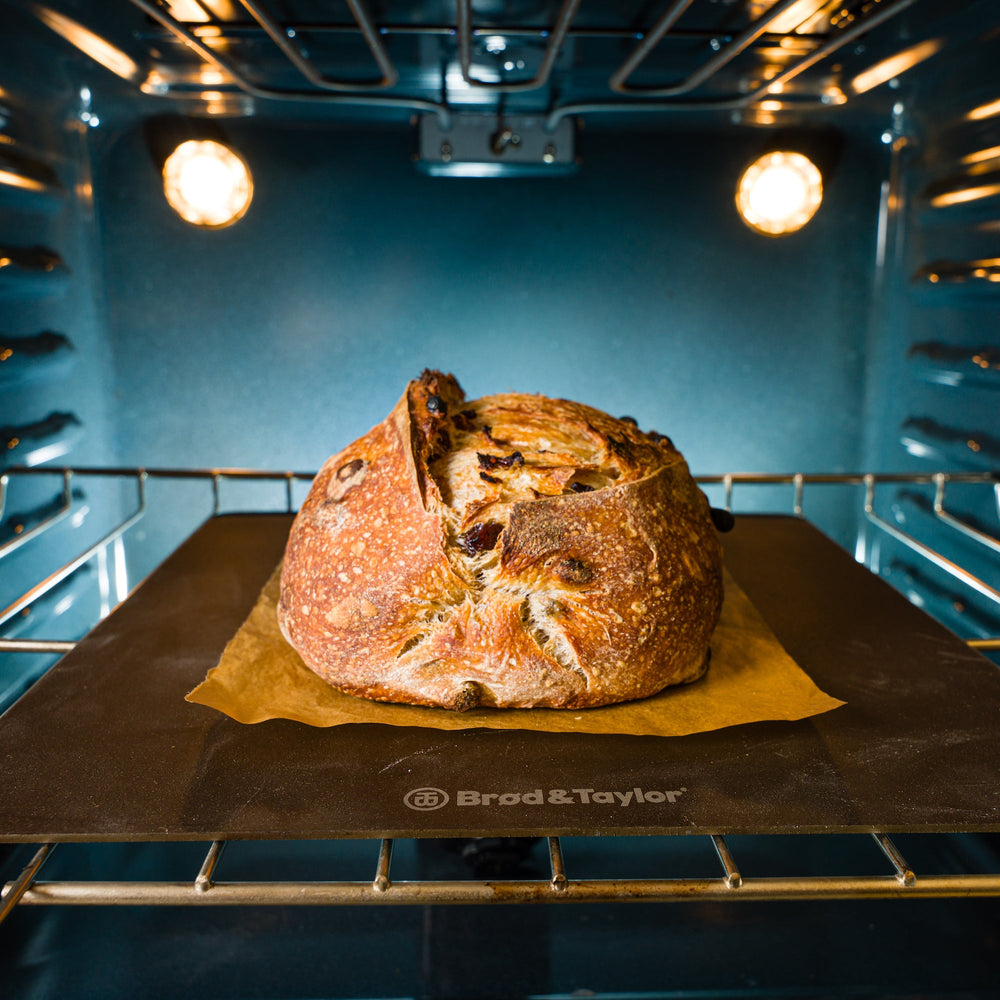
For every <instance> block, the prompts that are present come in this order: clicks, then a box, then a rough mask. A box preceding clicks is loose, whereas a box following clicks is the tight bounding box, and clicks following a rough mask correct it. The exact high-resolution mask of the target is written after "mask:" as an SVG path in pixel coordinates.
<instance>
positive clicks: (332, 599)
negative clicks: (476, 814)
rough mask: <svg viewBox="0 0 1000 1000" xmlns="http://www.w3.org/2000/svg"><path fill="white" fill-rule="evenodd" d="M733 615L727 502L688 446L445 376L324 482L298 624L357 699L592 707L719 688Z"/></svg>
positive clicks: (285, 583)
mask: <svg viewBox="0 0 1000 1000" xmlns="http://www.w3.org/2000/svg"><path fill="white" fill-rule="evenodd" d="M721 605H722V555H721V547H720V545H719V541H718V538H717V536H716V533H715V529H714V526H713V523H712V520H711V516H710V512H709V506H708V501H707V500H706V498H705V496H704V494H703V493H702V492H701V491H700V490H699V489H698V487H697V485H696V484H695V482H694V480H693V479H692V478H691V475H690V473H689V472H688V468H687V464H686V463H685V461H684V459H683V457H682V456H681V454H680V453H679V452H678V451H677V449H676V448H675V447H674V446H673V444H672V443H671V442H670V440H669V439H668V438H666V437H663V436H662V435H659V434H656V433H655V432H651V433H650V434H644V433H643V432H642V431H640V430H639V429H638V427H637V426H635V423H634V421H631V420H629V419H628V418H625V419H622V420H618V419H615V418H613V417H610V416H608V415H607V414H605V413H602V412H601V411H599V410H596V409H593V408H592V407H589V406H585V405H583V404H581V403H574V402H570V401H568V400H558V399H548V398H546V397H544V396H536V395H526V394H520V393H506V394H501V395H493V396H485V397H483V398H482V399H479V400H474V401H471V402H468V401H466V400H465V398H464V394H463V392H462V390H461V388H460V387H459V385H458V383H457V382H456V381H455V379H454V378H453V377H452V376H451V375H445V374H442V373H441V372H436V371H425V372H424V373H423V374H422V376H421V377H420V378H419V379H418V380H415V381H413V382H411V383H410V384H409V385H408V386H407V389H406V392H405V393H404V394H403V397H402V398H401V399H400V401H399V402H398V403H397V405H396V406H395V408H394V409H393V410H392V412H391V413H390V414H389V416H388V417H387V418H386V419H385V420H384V421H383V422H382V423H381V424H379V425H378V426H376V427H374V428H372V430H370V431H369V432H368V433H367V434H365V435H364V436H363V437H361V438H359V439H358V440H357V441H355V442H354V443H353V444H351V445H349V446H348V447H347V448H345V449H344V450H343V451H341V452H340V453H339V454H337V455H334V456H332V457H331V458H330V459H328V460H327V461H326V462H325V463H324V465H323V467H322V468H321V469H320V471H319V473H318V474H317V476H316V478H315V480H314V481H313V484H312V487H311V488H310V491H309V494H308V496H307V497H306V500H305V502H304V503H303V505H302V507H301V509H300V511H299V513H298V515H297V516H296V519H295V521H294V523H293V525H292V529H291V533H290V535H289V539H288V545H287V547H286V551H285V561H284V566H283V568H282V576H281V599H280V601H279V604H278V623H279V625H280V628H281V631H282V633H283V634H284V636H285V638H286V639H287V640H288V641H289V643H291V645H292V646H293V647H294V648H295V649H296V650H297V651H298V652H299V654H300V655H301V657H302V659H303V661H304V662H305V663H306V665H307V666H309V667H310V668H311V669H312V670H314V671H315V672H316V673H317V674H319V675H320V676H321V677H322V678H324V680H326V681H328V682H329V683H330V684H332V685H333V686H334V687H336V688H338V689H340V690H341V691H344V692H347V693H349V694H352V695H357V696H360V697H364V698H369V699H373V700H376V701H391V702H404V703H407V704H414V705H430V706H440V707H444V708H451V709H456V710H459V711H462V710H466V709H469V708H473V707H476V706H492V707H498V708H532V707H546V708H585V707H592V706H598V705H607V704H611V703H614V702H621V701H629V700H633V699H636V698H643V697H646V696H648V695H651V694H655V693H656V692H658V691H660V690H662V689H663V688H664V687H666V686H668V685H671V684H680V683H684V682H687V681H691V680H694V679H695V678H697V677H699V676H700V675H701V674H702V673H703V672H704V670H705V669H706V667H707V663H708V643H709V639H710V637H711V634H712V631H713V629H714V627H715V625H716V622H717V621H718V617H719V612H720V609H721Z"/></svg>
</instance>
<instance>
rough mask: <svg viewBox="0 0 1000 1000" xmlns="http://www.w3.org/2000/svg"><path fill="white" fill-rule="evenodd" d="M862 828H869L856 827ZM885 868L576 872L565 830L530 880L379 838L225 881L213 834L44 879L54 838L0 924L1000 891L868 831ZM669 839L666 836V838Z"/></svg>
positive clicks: (987, 876)
mask: <svg viewBox="0 0 1000 1000" xmlns="http://www.w3.org/2000/svg"><path fill="white" fill-rule="evenodd" d="M858 836H862V837H864V836H866V835H864V834H860V835H858ZM870 837H871V839H872V840H874V842H875V844H876V845H877V846H878V849H879V851H880V852H881V854H882V855H883V858H884V861H885V862H887V871H886V873H885V874H874V875H870V874H868V875H802V876H790V877H789V876H786V877H775V876H745V875H744V874H743V873H742V871H741V869H740V867H739V866H738V865H737V863H736V859H735V858H734V855H733V852H732V850H731V849H730V845H729V844H728V843H727V841H726V839H725V837H723V836H721V835H718V834H712V835H710V836H709V839H710V841H711V844H712V848H713V849H714V852H715V855H716V857H717V859H718V861H719V863H720V865H721V869H722V872H721V874H720V875H719V876H717V877H714V878H711V877H697V878H695V877H670V878H624V879H623V878H586V879H581V878H572V877H571V876H570V875H569V874H568V873H567V868H566V865H565V863H564V861H563V851H562V844H561V840H560V838H559V837H547V838H545V840H546V848H547V853H548V863H549V869H550V874H549V877H548V878H534V879H523V878H522V879H481V878H470V879H455V880H436V879H419V880H417V879H413V880H410V879H404V880H400V881H394V880H393V879H392V878H391V876H390V866H391V861H392V852H393V843H394V841H392V840H390V839H383V840H381V841H379V842H378V854H377V860H376V864H375V873H374V877H373V878H372V879H371V881H355V880H352V881H326V880H323V881H320V880H315V881H277V880H276V881H241V880H234V881H225V880H217V879H216V878H215V874H216V870H217V867H218V865H219V863H220V859H221V858H222V855H223V851H224V849H225V847H226V844H227V841H213V842H212V843H211V845H210V846H209V848H208V850H207V853H206V854H205V857H204V860H203V862H202V864H201V867H200V869H199V870H198V872H197V874H196V876H195V877H194V878H193V879H191V880H188V881H153V880H147V881H96V880H94V881H70V880H53V881H44V880H40V879H39V874H40V873H41V871H42V869H43V867H44V865H45V863H46V862H47V861H48V860H49V858H50V857H51V856H52V854H53V852H54V851H55V849H56V846H57V845H56V844H43V845H41V846H40V847H39V848H38V849H37V851H36V852H35V854H34V856H33V857H32V859H31V861H30V862H29V863H28V864H27V865H26V866H25V867H24V869H23V870H22V872H21V874H20V876H19V877H18V878H17V879H15V880H13V881H11V882H8V883H7V884H6V885H4V886H3V891H2V894H0V922H2V921H3V920H4V919H5V918H6V917H7V916H9V915H10V913H11V912H12V911H13V909H14V907H15V906H17V905H19V904H22V905H29V906H30V905H41V906H45V905H50V906H51V905H59V906H407V905H409V906H430V905H435V906H440V905H483V904H527V903H543V904H544V903H607V902H619V903H620V902H636V903H668V902H699V901H701V902H705V901H714V902H719V901H726V902H730V901H732V902H737V901H743V902H762V901H768V902H773V901H780V900H784V901H788V900H834V899H854V900H857V899H904V898H905V899H931V898H939V899H940V898H974V897H995V896H1000V873H998V872H976V873H964V874H923V875H919V876H918V875H917V874H916V873H915V872H914V871H913V869H912V868H911V867H910V866H909V865H908V864H907V862H906V860H905V859H904V858H903V856H902V854H901V853H900V851H899V848H898V847H897V846H896V844H895V843H894V842H893V841H892V840H891V839H890V838H889V837H888V836H887V835H886V834H884V833H878V832H876V833H872V834H871V835H870ZM665 839H666V838H665Z"/></svg>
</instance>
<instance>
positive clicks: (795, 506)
mask: <svg viewBox="0 0 1000 1000" xmlns="http://www.w3.org/2000/svg"><path fill="white" fill-rule="evenodd" d="M314 475H315V473H313V472H293V471H277V470H253V469H234V468H203V469H177V468H143V467H134V468H106V467H77V468H73V467H62V468H55V467H49V466H32V467H13V468H8V469H6V470H3V471H0V523H2V522H3V520H4V516H5V511H6V508H7V502H8V496H9V494H10V492H11V488H12V486H13V484H14V483H15V482H16V481H18V480H21V479H26V478H27V477H32V478H33V477H49V478H51V477H56V478H57V479H58V481H59V484H60V500H59V503H58V506H57V507H56V508H55V509H53V510H51V511H50V512H48V513H47V514H46V515H45V516H44V517H41V518H40V519H38V520H37V522H36V523H33V524H31V525H15V526H14V527H13V528H12V529H11V530H10V531H9V532H8V534H9V535H10V537H9V538H7V540H6V541H4V542H2V543H0V561H2V560H3V559H4V558H5V557H7V556H10V555H12V554H13V553H14V552H16V551H18V550H20V549H22V548H24V547H25V546H27V545H29V544H32V543H34V544H38V543H39V542H40V541H41V540H43V539H44V537H45V535H46V534H47V533H49V532H51V531H52V530H53V529H55V528H57V526H59V525H60V524H61V523H63V522H65V521H66V520H67V519H68V517H69V515H70V514H71V512H72V511H73V509H74V505H75V504H76V503H77V500H76V498H75V496H74V487H75V485H76V484H78V483H80V482H81V481H82V480H85V479H87V478H92V479H102V480H111V481H114V482H116V483H118V484H121V485H126V486H130V487H131V488H132V489H134V491H135V493H134V501H133V502H132V507H131V509H129V510H127V511H126V512H125V514H124V516H122V517H121V519H120V520H118V521H117V522H116V523H114V524H113V525H112V526H111V527H109V528H108V529H107V530H106V531H105V532H104V533H103V534H102V535H101V536H100V537H99V538H97V539H96V540H95V541H93V542H91V543H90V544H89V545H87V546H86V547H85V548H83V549H82V550H81V551H80V552H78V553H77V554H76V555H75V556H74V557H73V558H71V559H69V560H68V561H66V562H64V563H62V564H61V565H60V566H58V567H57V568H56V569H54V570H53V571H51V572H50V573H48V574H47V575H46V576H45V577H43V578H42V579H40V580H38V581H36V582H35V583H33V584H32V585H31V586H30V587H28V589H27V590H25V591H24V592H23V593H22V594H21V595H20V596H19V597H17V598H16V599H15V600H14V601H12V602H11V603H9V604H8V605H7V606H6V607H3V608H0V653H4V652H8V653H10V652H49V653H63V652H67V651H68V650H70V649H72V648H73V645H74V642H73V641H71V640H62V639H43V638H31V639H11V638H4V637H3V629H4V626H6V625H8V623H10V622H11V621H12V619H14V618H16V617H17V616H18V615H21V614H24V613H25V612H27V611H29V610H30V608H31V606H32V605H33V604H35V603H36V602H38V601H39V600H40V599H41V598H43V597H44V596H45V595H46V594H48V593H49V592H50V591H52V590H53V589H54V588H56V587H57V586H58V585H59V584H61V583H62V582H63V581H65V580H66V579H67V578H68V577H69V576H71V575H72V574H73V573H75V572H76V571H77V570H79V569H80V568H81V567H83V566H86V565H88V564H94V565H96V568H97V574H96V576H97V586H98V588H99V591H100V594H101V614H100V617H101V618H103V617H106V615H107V614H109V613H110V611H111V610H112V609H113V607H115V606H116V605H117V603H120V602H121V601H122V600H124V599H125V597H126V596H127V595H128V592H129V590H130V586H129V573H128V568H127V560H126V555H125V537H126V534H127V533H128V532H129V530H130V529H132V528H134V527H135V525H137V524H138V523H139V522H140V521H142V520H143V518H145V517H146V516H147V515H148V514H149V513H150V510H149V504H148V501H147V486H148V484H149V483H150V482H151V481H154V480H158V481H172V482H173V483H182V482H189V483H190V482H197V483H199V484H201V486H202V487H203V488H204V489H205V491H206V492H207V496H206V497H204V498H203V499H204V500H206V501H207V503H206V506H207V511H206V509H205V507H202V508H200V509H199V508H197V507H196V508H193V513H194V515H195V516H205V515H206V513H207V514H210V515H213V516H214V515H218V514H221V513H223V512H232V511H235V510H241V509H242V510H247V509H253V510H256V511H260V510H262V509H267V510H269V511H273V512H279V511H280V512H286V513H294V511H295V510H296V509H297V502H296V501H297V494H296V487H298V488H299V491H300V492H302V491H303V490H304V488H306V487H307V486H308V484H309V483H310V482H311V481H312V479H313V477H314ZM695 479H696V481H697V482H698V483H699V485H701V486H702V487H703V488H704V489H705V491H706V493H708V494H709V496H710V499H712V500H713V503H716V504H717V505H718V506H722V507H724V508H725V509H726V510H729V511H738V510H739V509H740V507H739V506H738V505H737V504H736V501H735V493H736V491H737V489H738V490H739V492H740V499H741V501H742V500H744V498H745V495H746V494H747V492H748V491H752V490H757V491H762V490H763V489H765V488H768V489H769V492H768V495H767V500H766V502H765V506H764V508H763V509H766V510H768V511H769V512H772V513H776V512H785V513H787V512H791V513H793V514H794V515H795V516H797V517H805V516H806V514H807V501H806V493H807V491H808V493H809V497H810V499H811V498H812V497H813V496H814V495H818V493H819V491H820V490H821V489H823V488H824V487H825V488H832V487H853V488H854V489H853V490H852V491H851V492H852V494H853V495H852V497H851V498H850V501H849V502H850V503H852V504H853V505H854V507H853V510H854V512H855V514H856V517H857V519H856V524H857V530H856V536H855V539H854V553H855V558H856V559H857V561H858V562H861V563H862V564H864V565H866V566H867V567H868V568H869V569H872V570H873V571H876V572H878V571H879V569H880V566H879V558H880V556H879V552H880V548H879V541H880V540H881V539H885V538H888V539H891V540H892V541H894V542H896V543H898V544H899V545H900V546H902V547H903V548H904V549H905V550H906V551H907V552H909V553H910V554H912V556H913V557H914V558H916V559H917V560H918V561H919V562H920V563H922V564H926V565H927V566H930V567H934V569H935V570H937V571H940V572H941V573H943V574H944V575H945V576H946V577H947V578H948V579H949V580H952V581H954V582H955V583H957V584H960V585H961V589H962V590H964V591H967V592H968V593H969V594H971V595H975V596H976V598H979V599H985V601H986V603H987V605H988V606H989V607H990V608H993V609H996V608H1000V589H998V588H997V586H996V585H995V582H996V581H995V580H994V581H993V582H990V581H988V580H986V579H984V578H983V576H982V575H977V573H975V572H973V571H972V570H970V569H969V568H966V567H964V566H963V565H961V564H960V563H959V562H958V561H956V559H955V558H954V556H953V554H952V553H951V552H949V553H947V554H946V553H945V552H943V551H941V550H940V547H939V546H935V544H932V543H931V542H930V541H928V540H927V539H926V537H919V536H918V535H917V533H915V532H912V531H907V530H906V529H905V527H903V526H901V525H900V524H899V523H894V521H893V520H892V519H891V518H890V517H889V516H886V514H885V513H884V512H883V511H881V510H880V508H879V503H878V501H879V497H880V495H881V493H880V488H885V487H892V486H895V487H925V488H929V489H931V490H932V494H931V495H930V496H929V497H928V498H927V501H926V508H927V511H926V513H927V520H928V521H930V522H932V525H933V527H935V528H938V529H943V531H944V532H946V537H947V536H952V537H954V538H957V539H961V540H962V541H964V542H966V543H971V545H972V547H973V548H974V549H975V550H978V552H979V553H980V554H981V555H982V556H983V557H985V558H987V559H988V560H990V561H992V560H994V559H995V558H996V556H997V554H1000V538H998V537H996V536H994V535H993V534H991V533H990V532H989V531H988V530H984V528H983V527H982V526H981V524H980V523H979V522H978V521H974V520H973V519H971V518H970V517H969V516H968V515H964V514H960V513H958V512H956V511H955V510H953V509H951V507H950V506H949V505H948V488H949V487H972V488H974V489H976V490H977V500H978V501H979V502H978V504H977V507H986V508H989V509H990V511H991V515H992V517H993V519H994V520H996V519H998V518H1000V471H983V472H943V471H938V472H928V473H790V474H784V473H778V474H760V473H736V472H730V473H723V474H718V475H701V476H696V477H695ZM259 484H277V485H278V486H280V488H281V494H282V495H281V499H280V500H279V501H275V500H274V499H273V498H272V499H270V500H268V501H267V506H266V507H265V506H263V505H262V504H261V502H260V497H259V495H257V494H255V495H254V498H253V504H252V506H250V507H248V506H247V503H246V500H245V499H242V500H241V498H240V497H239V496H232V495H231V493H230V491H231V490H232V489H233V488H236V489H237V491H238V492H239V491H241V490H246V489H247V488H248V487H250V486H253V485H259ZM789 487H790V491H788V489H787V488H789ZM773 488H780V489H781V490H782V493H783V494H784V495H783V496H782V495H781V494H779V497H778V499H777V502H776V500H775V496H774V493H773ZM224 493H225V494H226V495H225V496H224ZM983 501H985V503H984V502H983ZM746 509H748V510H761V509H762V507H761V505H760V504H759V503H750V504H749V505H748V506H747V507H746ZM196 524H197V522H194V523H193V524H192V528H193V527H194V526H196ZM163 555H164V556H165V555H167V553H166V552H164V553H163ZM958 603H960V598H955V600H954V601H952V604H953V605H955V604H958ZM968 641H969V644H970V645H971V646H973V647H975V648H979V649H984V650H995V649H1000V637H997V636H995V635H978V636H975V637H972V638H969V639H968Z"/></svg>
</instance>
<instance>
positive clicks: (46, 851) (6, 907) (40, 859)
mask: <svg viewBox="0 0 1000 1000" xmlns="http://www.w3.org/2000/svg"><path fill="white" fill-rule="evenodd" d="M54 850H55V844H42V846H41V847H39V848H38V850H37V851H36V852H35V855H34V857H33V858H32V859H31V861H29V862H28V864H27V865H26V866H25V867H24V869H23V870H22V872H21V874H20V875H19V876H18V877H17V879H16V880H15V881H14V882H11V883H10V884H8V885H6V886H4V890H3V893H2V894H0V923H3V921H4V920H6V919H7V917H8V916H10V914H11V912H12V911H13V909H14V907H15V906H17V904H18V903H19V902H21V900H22V899H23V898H24V895H25V893H26V892H28V890H29V889H30V888H31V886H32V883H33V882H34V881H35V877H36V876H37V875H38V873H39V871H41V869H42V866H43V865H44V864H45V862H46V861H48V859H49V856H50V855H51V854H52V852H53V851H54Z"/></svg>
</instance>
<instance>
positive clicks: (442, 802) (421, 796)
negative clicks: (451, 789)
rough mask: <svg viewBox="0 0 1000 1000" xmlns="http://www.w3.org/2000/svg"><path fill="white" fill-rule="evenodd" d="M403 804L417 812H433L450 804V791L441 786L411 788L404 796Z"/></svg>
mask: <svg viewBox="0 0 1000 1000" xmlns="http://www.w3.org/2000/svg"><path fill="white" fill-rule="evenodd" d="M403 804H404V805H405V806H406V807H407V808H408V809H416V810H417V812H431V811H432V810H434V809H440V808H441V807H442V806H446V805H447V804H448V793H447V792H446V791H444V789H441V788H431V787H425V788H411V789H410V790H409V791H408V792H407V793H406V794H405V795H404V796H403Z"/></svg>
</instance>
